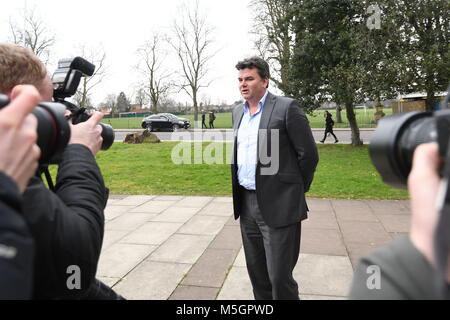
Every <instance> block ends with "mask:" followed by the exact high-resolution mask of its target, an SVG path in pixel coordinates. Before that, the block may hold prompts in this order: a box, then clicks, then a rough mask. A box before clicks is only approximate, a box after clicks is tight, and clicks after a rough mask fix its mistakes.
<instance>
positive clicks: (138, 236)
mask: <svg viewBox="0 0 450 320" xmlns="http://www.w3.org/2000/svg"><path fill="white" fill-rule="evenodd" d="M181 226H182V224H181V223H170V222H147V223H145V224H143V225H142V226H140V227H139V228H138V229H136V230H135V231H133V232H132V233H131V234H129V235H128V236H126V237H124V238H123V239H121V241H120V242H121V243H134V244H153V245H160V244H162V243H163V242H164V241H166V240H167V239H168V238H169V237H170V236H171V235H172V234H174V233H175V232H176V231H177V230H178V229H179V228H180V227H181Z"/></svg>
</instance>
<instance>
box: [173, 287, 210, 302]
mask: <svg viewBox="0 0 450 320" xmlns="http://www.w3.org/2000/svg"><path fill="white" fill-rule="evenodd" d="M218 292H219V288H208V287H196V286H183V285H179V286H178V287H177V288H176V289H175V291H174V292H173V293H172V295H171V296H170V298H169V300H215V299H216V296H217V293H218Z"/></svg>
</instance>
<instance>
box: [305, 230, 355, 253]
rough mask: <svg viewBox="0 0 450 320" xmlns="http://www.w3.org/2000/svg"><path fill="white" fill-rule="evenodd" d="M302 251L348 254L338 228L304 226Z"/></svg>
mask: <svg viewBox="0 0 450 320" xmlns="http://www.w3.org/2000/svg"><path fill="white" fill-rule="evenodd" d="M300 252H302V253H313V254H322V255H323V254H326V255H335V256H346V255H347V249H346V248H345V245H344V242H343V240H342V236H341V234H340V232H339V231H338V230H330V229H315V228H302V237H301V241H300Z"/></svg>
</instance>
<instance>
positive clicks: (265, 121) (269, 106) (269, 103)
mask: <svg viewBox="0 0 450 320" xmlns="http://www.w3.org/2000/svg"><path fill="white" fill-rule="evenodd" d="M275 100H276V96H274V95H273V94H271V93H270V92H269V93H268V94H267V97H266V101H265V102H264V107H263V112H262V115H261V120H260V122H259V130H261V129H267V128H268V126H269V121H270V117H271V116H272V111H273V107H274V106H275Z"/></svg>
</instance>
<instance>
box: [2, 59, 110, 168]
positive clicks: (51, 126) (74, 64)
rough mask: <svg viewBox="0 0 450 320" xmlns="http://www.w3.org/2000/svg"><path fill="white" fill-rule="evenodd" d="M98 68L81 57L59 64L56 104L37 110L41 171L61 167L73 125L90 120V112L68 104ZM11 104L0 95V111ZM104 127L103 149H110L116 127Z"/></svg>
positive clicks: (54, 93)
mask: <svg viewBox="0 0 450 320" xmlns="http://www.w3.org/2000/svg"><path fill="white" fill-rule="evenodd" d="M94 71H95V66H94V65H93V64H91V63H90V62H88V61H86V60H85V59H83V58H81V57H76V58H73V59H62V60H60V61H59V62H58V69H57V70H56V71H55V73H54V74H53V77H52V83H53V87H54V91H53V99H54V101H55V102H43V103H40V104H39V105H38V106H36V108H35V109H34V110H33V112H32V113H33V114H34V115H35V117H36V118H37V123H38V124H37V135H38V141H37V145H38V146H39V148H40V149H41V157H40V158H39V164H40V167H41V168H44V167H46V166H48V165H49V164H58V163H59V162H60V159H61V156H62V153H63V152H64V149H65V148H66V146H67V144H68V143H69V140H70V134H71V132H70V126H69V123H68V120H71V122H72V124H78V123H81V122H84V121H86V120H88V119H89V118H90V115H89V114H88V113H87V112H86V109H84V108H79V107H77V106H76V105H74V104H72V103H70V102H68V101H65V99H66V98H68V97H71V96H73V95H74V94H75V93H76V92H77V89H78V85H79V84H80V80H81V78H82V77H83V76H92V75H93V74H94ZM8 104H9V99H8V97H7V96H5V95H2V94H0V109H1V108H3V107H5V106H6V105H8ZM66 110H69V111H70V112H71V115H70V116H66V115H65V111H66ZM100 125H101V127H102V138H103V143H102V150H107V149H109V148H110V147H111V145H112V144H113V143H114V130H113V128H112V127H111V126H110V125H108V124H104V123H100Z"/></svg>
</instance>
